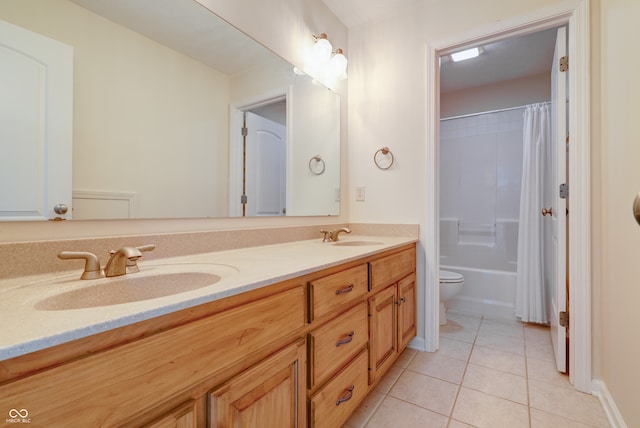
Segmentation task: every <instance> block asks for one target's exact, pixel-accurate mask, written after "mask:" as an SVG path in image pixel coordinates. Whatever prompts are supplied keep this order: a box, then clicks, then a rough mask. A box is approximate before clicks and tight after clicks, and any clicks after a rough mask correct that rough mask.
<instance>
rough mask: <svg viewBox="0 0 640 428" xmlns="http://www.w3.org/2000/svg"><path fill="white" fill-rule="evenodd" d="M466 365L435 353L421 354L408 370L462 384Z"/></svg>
mask: <svg viewBox="0 0 640 428" xmlns="http://www.w3.org/2000/svg"><path fill="white" fill-rule="evenodd" d="M466 365H467V363H466V361H462V360H458V359H455V358H451V357H447V356H446V355H440V354H438V353H433V352H420V353H418V354H417V355H416V356H415V358H414V359H413V360H412V361H411V363H410V364H409V366H408V367H407V369H408V370H412V371H414V372H418V373H422V374H425V375H429V376H431V377H435V378H438V379H442V380H446V381H448V382H452V383H455V384H460V382H461V381H462V375H463V374H464V368H465V366H466Z"/></svg>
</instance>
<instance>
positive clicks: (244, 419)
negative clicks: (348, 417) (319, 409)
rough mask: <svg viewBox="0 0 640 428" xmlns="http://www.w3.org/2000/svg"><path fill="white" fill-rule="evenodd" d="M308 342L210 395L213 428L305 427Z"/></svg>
mask: <svg viewBox="0 0 640 428" xmlns="http://www.w3.org/2000/svg"><path fill="white" fill-rule="evenodd" d="M305 362H306V349H305V343H304V340H298V341H297V342H296V343H294V344H293V345H291V346H289V347H287V348H286V349H284V350H282V351H279V352H278V353H277V354H275V355H274V356H272V357H269V358H267V359H266V360H264V361H263V362H261V363H259V364H257V365H256V366H254V367H252V368H251V369H248V370H245V371H244V372H242V373H241V374H239V375H238V376H236V377H234V378H232V379H231V380H229V381H227V382H225V383H224V384H223V385H222V386H220V387H218V388H216V389H215V390H214V391H212V392H210V393H209V394H208V397H209V400H208V401H209V416H210V417H209V426H210V427H212V428H223V427H234V428H254V427H261V426H273V427H303V426H304V425H305V423H306V413H305V408H306V405H307V403H306V386H305V385H306V383H305V382H304V378H305V369H306V364H305Z"/></svg>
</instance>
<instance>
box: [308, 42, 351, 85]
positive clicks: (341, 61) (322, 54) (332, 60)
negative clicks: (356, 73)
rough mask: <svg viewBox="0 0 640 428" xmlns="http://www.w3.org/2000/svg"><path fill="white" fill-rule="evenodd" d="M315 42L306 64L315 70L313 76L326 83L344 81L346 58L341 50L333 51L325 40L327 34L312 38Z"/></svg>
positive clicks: (329, 43)
mask: <svg viewBox="0 0 640 428" xmlns="http://www.w3.org/2000/svg"><path fill="white" fill-rule="evenodd" d="M313 40H314V41H315V43H314V45H313V50H312V52H311V58H310V59H311V61H310V63H309V64H308V65H309V67H310V69H313V70H315V74H316V75H317V76H320V79H321V80H323V79H328V81H335V80H344V79H346V78H347V63H348V60H347V57H346V56H344V52H343V50H342V49H336V50H335V51H334V50H333V46H332V45H331V42H329V39H328V38H327V33H321V34H320V35H318V36H316V35H314V36H313Z"/></svg>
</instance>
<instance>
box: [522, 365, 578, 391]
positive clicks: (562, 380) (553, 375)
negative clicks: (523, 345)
mask: <svg viewBox="0 0 640 428" xmlns="http://www.w3.org/2000/svg"><path fill="white" fill-rule="evenodd" d="M527 376H528V377H529V379H534V380H538V381H540V382H546V383H551V384H553V385H557V386H562V387H565V388H571V389H574V388H573V385H571V383H569V376H567V375H565V374H563V373H560V372H559V371H558V369H557V367H556V362H555V361H553V360H539V359H537V358H527Z"/></svg>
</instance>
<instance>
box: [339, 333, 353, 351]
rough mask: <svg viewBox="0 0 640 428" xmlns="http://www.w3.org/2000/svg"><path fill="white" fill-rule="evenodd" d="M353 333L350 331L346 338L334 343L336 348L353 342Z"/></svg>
mask: <svg viewBox="0 0 640 428" xmlns="http://www.w3.org/2000/svg"><path fill="white" fill-rule="evenodd" d="M354 333H355V332H354V331H351V332H350V333H349V334H348V335H347V337H345V338H344V339H340V340H338V341H337V342H336V348H337V347H338V346H340V345H346V344H347V343H349V342H351V341H352V340H353V335H354Z"/></svg>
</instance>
